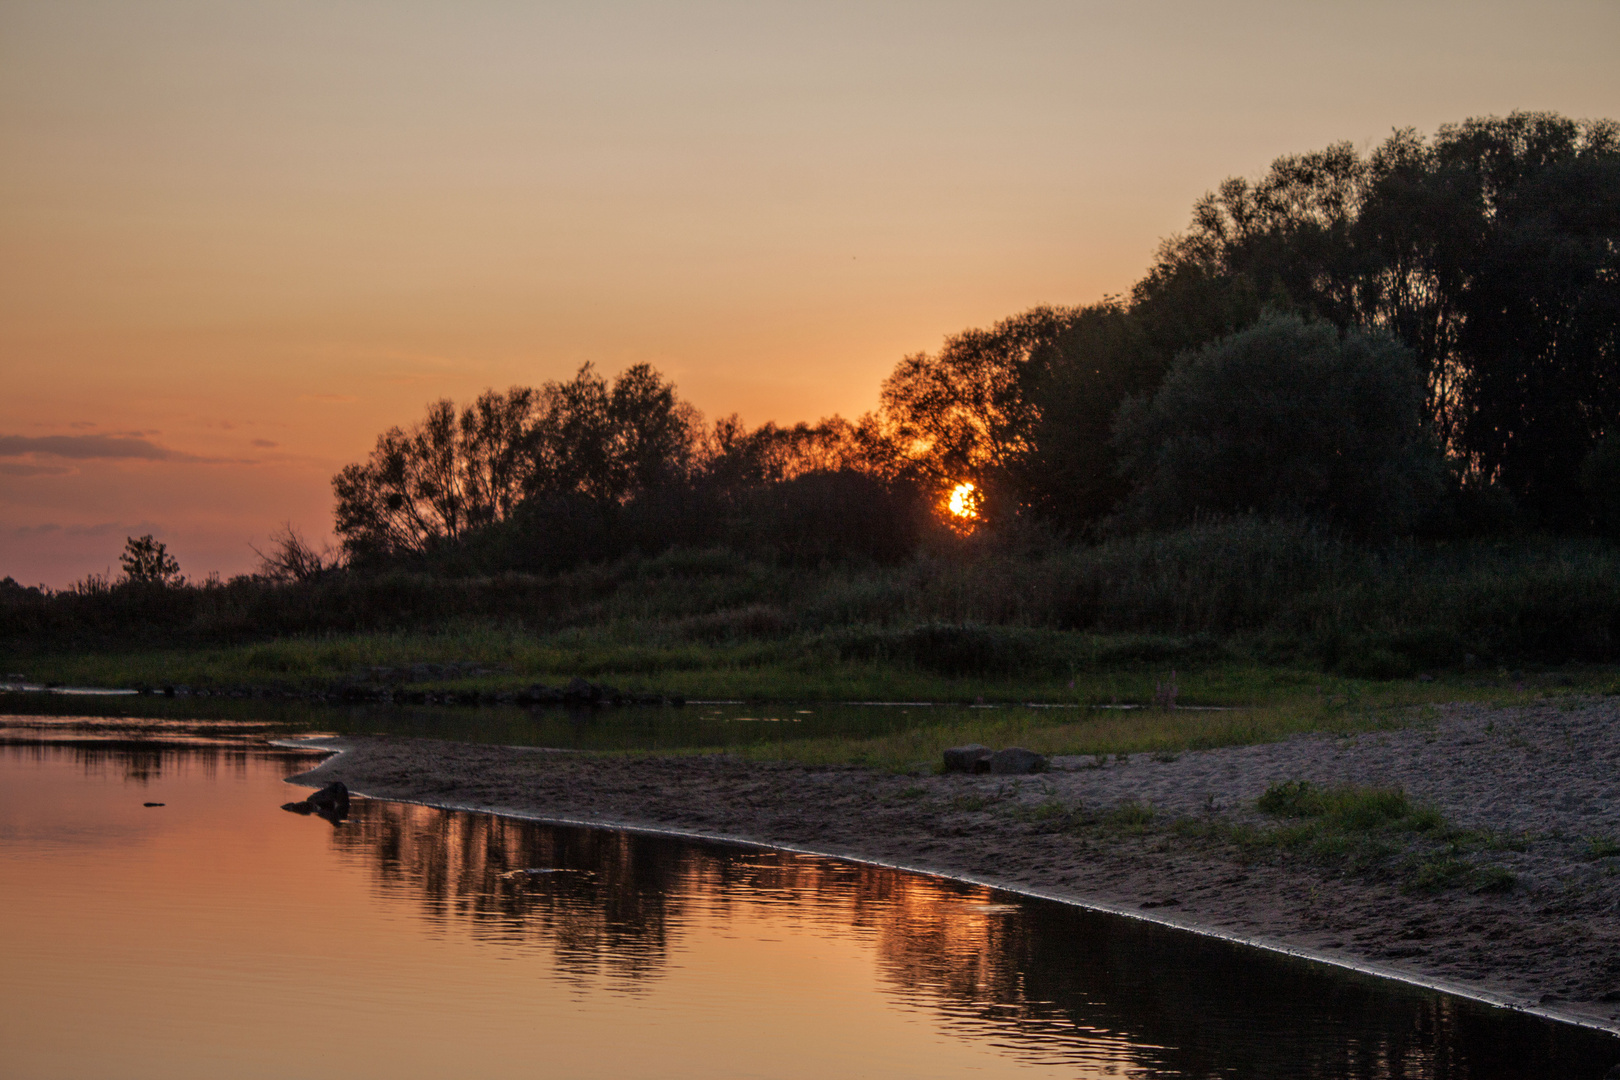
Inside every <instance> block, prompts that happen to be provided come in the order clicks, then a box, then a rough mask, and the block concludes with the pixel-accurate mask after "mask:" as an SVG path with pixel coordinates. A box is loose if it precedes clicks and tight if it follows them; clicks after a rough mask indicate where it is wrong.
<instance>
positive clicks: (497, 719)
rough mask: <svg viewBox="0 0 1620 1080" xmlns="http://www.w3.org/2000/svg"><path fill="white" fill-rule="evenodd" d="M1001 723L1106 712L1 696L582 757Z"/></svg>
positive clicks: (58, 706)
mask: <svg viewBox="0 0 1620 1080" xmlns="http://www.w3.org/2000/svg"><path fill="white" fill-rule="evenodd" d="M983 708H990V709H992V710H993V711H994V712H995V713H996V714H997V715H998V716H1003V715H1005V716H1020V717H1025V718H1028V719H1030V720H1033V721H1037V722H1040V723H1051V722H1052V721H1053V720H1055V719H1065V718H1073V717H1076V716H1091V717H1094V716H1099V715H1106V714H1104V713H1101V712H1099V711H1097V710H1092V709H1085V710H1081V709H1070V708H1063V709H1053V708H1046V707H1026V706H1018V705H1012V706H982V707H981V706H968V705H949V704H941V705H918V704H893V705H861V704H848V703H836V702H815V703H803V704H793V703H787V704H776V705H760V704H747V703H730V702H722V703H693V704H690V705H687V706H685V707H684V708H678V709H677V708H670V707H658V706H647V707H637V706H626V707H619V708H599V709H591V708H575V709H568V708H561V707H556V708H544V709H525V708H518V707H516V706H511V705H488V706H456V707H450V706H431V705H414V706H412V705H406V706H393V705H353V706H343V705H318V704H312V703H310V702H304V701H276V700H253V699H251V698H221V697H207V698H202V697H194V698H165V697H161V696H156V697H124V696H119V697H101V698H97V697H69V696H60V695H51V694H20V693H0V713H31V714H36V715H37V716H39V717H48V716H52V715H55V716H59V717H71V716H83V715H85V714H86V713H90V714H93V715H99V716H103V717H106V718H108V719H117V718H141V719H149V720H151V719H164V720H169V721H173V722H176V723H180V722H184V721H187V720H193V721H216V720H221V719H225V720H236V721H241V722H253V723H255V724H257V725H259V726H261V727H266V728H274V729H275V730H278V731H340V732H344V733H352V734H367V733H370V734H385V733H386V734H390V735H409V736H418V737H427V738H436V739H455V740H458V741H461V742H483V743H500V744H503V745H508V746H555V747H568V748H573V749H580V750H617V749H625V748H636V749H652V750H656V749H671V750H673V749H685V748H690V747H738V746H747V745H753V744H759V743H768V742H777V741H783V740H791V739H805V738H816V737H821V736H857V737H858V736H867V735H881V734H886V733H889V732H894V731H900V730H904V729H906V728H910V727H915V726H921V725H930V724H945V723H951V722H955V721H959V720H964V719H967V718H969V717H973V718H975V719H980V718H982V709H983Z"/></svg>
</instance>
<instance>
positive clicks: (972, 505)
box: [948, 483, 979, 521]
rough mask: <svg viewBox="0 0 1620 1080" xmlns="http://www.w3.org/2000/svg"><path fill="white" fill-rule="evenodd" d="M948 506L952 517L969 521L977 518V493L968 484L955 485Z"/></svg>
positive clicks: (976, 490) (975, 489) (974, 488)
mask: <svg viewBox="0 0 1620 1080" xmlns="http://www.w3.org/2000/svg"><path fill="white" fill-rule="evenodd" d="M948 505H949V507H950V511H951V515H952V516H953V517H959V518H961V519H962V520H964V521H971V520H973V519H974V518H976V517H978V516H979V491H978V489H977V488H976V487H974V486H973V485H972V484H969V483H962V484H957V485H956V487H955V488H954V489H953V490H952V491H951V501H950V503H949V504H948Z"/></svg>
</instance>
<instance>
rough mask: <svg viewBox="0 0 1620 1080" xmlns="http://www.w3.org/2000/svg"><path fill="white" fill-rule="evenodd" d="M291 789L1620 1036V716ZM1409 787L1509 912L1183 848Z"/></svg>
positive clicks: (461, 762)
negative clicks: (652, 852) (1178, 746)
mask: <svg viewBox="0 0 1620 1080" xmlns="http://www.w3.org/2000/svg"><path fill="white" fill-rule="evenodd" d="M323 745H329V746H330V747H331V748H332V749H336V750H342V751H344V752H343V753H341V754H339V755H338V756H335V757H333V758H329V759H328V760H327V761H326V762H324V763H323V764H322V765H321V766H319V767H318V768H316V769H314V770H312V771H311V772H309V773H306V774H304V775H303V776H302V777H299V778H295V782H297V783H304V784H310V785H320V784H324V783H327V782H328V781H331V780H342V781H344V782H345V783H346V784H348V785H349V787H350V788H352V789H353V790H354V791H356V792H357V793H362V794H365V795H368V796H372V797H375V798H386V799H400V800H406V801H412V802H420V803H427V804H430V805H438V806H448V807H459V808H467V809H478V810H487V811H491V812H494V813H505V814H514V815H520V816H524V817H534V818H542V819H548V820H559V821H570V822H581V823H589V824H596V825H602V826H619V827H632V828H644V829H655V830H661V831H674V832H683V833H691V834H698V835H703V836H709V837H718V838H725V839H734V840H740V841H746V842H752V843H759V844H767V845H772V846H779V847H787V848H793V849H798V850H807V851H816V852H820V853H824V854H829V855H836V856H845V857H850V858H856V859H862V860H868V861H873V862H879V863H885V864H889V865H897V866H902V867H906V868H909V869H916V870H922V871H927V872H932V873H943V874H949V875H953V876H958V877H964V878H969V879H972V880H976V881H981V882H986V883H990V884H997V885H1003V886H1006V887H1009V888H1014V889H1019V890H1022V891H1026V892H1032V893H1036V894H1039V895H1043V896H1050V897H1055V898H1059V899H1065V900H1071V901H1076V902H1080V903H1086V904H1090V905H1093V906H1100V907H1103V908H1107V909H1111V910H1119V911H1124V912H1128V913H1136V914H1139V915H1142V916H1143V917H1149V918H1153V919H1155V920H1157V921H1162V922H1167V923H1171V924H1174V925H1180V926H1187V927H1191V928H1196V929H1199V930H1202V931H1205V932H1213V933H1219V934H1223V935H1229V936H1233V937H1237V938H1241V939H1245V940H1251V941H1255V942H1258V943H1262V944H1265V945H1267V946H1270V947H1274V948H1280V949H1285V950H1289V951H1298V952H1303V953H1305V954H1307V955H1315V956H1320V957H1323V958H1330V959H1332V960H1334V961H1336V962H1340V963H1348V964H1352V965H1355V966H1360V967H1364V968H1367V969H1370V970H1374V971H1380V972H1385V973H1390V974H1396V975H1400V976H1404V977H1408V978H1413V979H1417V980H1421V981H1426V982H1431V983H1435V984H1438V985H1441V986H1445V987H1447V988H1454V989H1459V990H1462V991H1465V992H1469V993H1471V994H1474V995H1476V996H1480V997H1483V998H1485V999H1487V1000H1493V1001H1498V1002H1501V1003H1505V1004H1510V1005H1514V1006H1517V1007H1521V1008H1529V1009H1533V1010H1535V1011H1537V1012H1543V1013H1547V1014H1550V1015H1557V1016H1561V1017H1564V1018H1567V1019H1576V1020H1580V1021H1582V1022H1585V1023H1590V1024H1597V1025H1599V1026H1602V1027H1605V1028H1608V1029H1611V1030H1617V1031H1620V857H1617V856H1607V857H1601V856H1600V857H1594V852H1595V851H1600V850H1602V848H1601V847H1600V848H1594V846H1593V844H1592V840H1593V838H1607V839H1613V840H1620V798H1617V795H1620V791H1617V788H1620V703H1617V702H1614V701H1610V700H1594V701H1585V702H1575V703H1566V704H1559V705H1547V706H1542V707H1528V708H1516V709H1489V708H1485V707H1480V706H1455V707H1446V708H1442V709H1440V710H1439V712H1438V716H1437V717H1435V718H1434V719H1433V720H1431V721H1429V722H1425V723H1421V724H1419V725H1417V726H1414V727H1412V728H1408V729H1404V730H1401V731H1395V732H1386V733H1374V734H1368V735H1361V736H1356V737H1345V738H1340V737H1335V736H1332V735H1316V736H1303V737H1298V738H1294V739H1290V740H1288V741H1286V742H1282V743H1274V744H1268V745H1261V746H1249V747H1237V748H1230V749H1222V750H1210V751H1199V752H1193V753H1186V754H1182V755H1180V756H1179V757H1176V758H1175V759H1174V760H1155V759H1151V758H1148V757H1146V756H1137V757H1133V758H1131V759H1129V760H1128V761H1116V760H1112V759H1110V760H1108V761H1106V762H1099V761H1096V760H1094V759H1091V758H1057V759H1054V761H1053V762H1052V770H1051V771H1050V772H1047V773H1044V774H1040V775H1037V776H1030V777H1017V778H1014V777H1002V776H895V775H890V774H887V773H880V772H874V771H872V770H867V769H860V768H853V767H811V766H801V765H788V764H776V763H760V762H747V761H742V760H739V759H737V758H734V757H730V756H687V757H640V756H635V757H630V756H594V755H587V754H574V753H563V752H556V751H546V750H535V749H527V748H514V747H494V746H478V745H468V744H462V743H446V742H436V741H431V740H417V739H402V738H388V737H364V738H341V739H335V740H330V742H329V743H327V744H323ZM1299 779H1303V780H1311V781H1315V782H1319V783H1326V784H1332V783H1345V782H1348V783H1357V784H1374V785H1379V786H1400V787H1403V788H1404V789H1405V790H1406V792H1407V793H1408V795H1409V796H1410V797H1412V798H1414V799H1417V800H1421V801H1425V802H1432V803H1434V804H1436V805H1437V806H1439V807H1440V809H1441V810H1442V811H1443V812H1444V814H1445V815H1446V817H1447V819H1448V820H1449V822H1451V823H1452V824H1454V825H1457V826H1460V827H1463V828H1468V829H1478V830H1484V831H1487V832H1490V833H1492V834H1495V835H1497V836H1499V837H1502V838H1504V839H1508V838H1511V839H1512V840H1513V845H1512V846H1513V847H1522V850H1495V851H1491V852H1489V853H1488V861H1489V862H1491V863H1493V864H1496V865H1500V866H1503V867H1505V868H1506V869H1508V870H1509V871H1511V872H1512V873H1513V874H1514V875H1515V877H1516V879H1517V883H1516V885H1515V886H1514V888H1513V889H1512V890H1511V891H1509V892H1504V893H1478V894H1476V893H1472V892H1470V891H1468V889H1466V888H1451V889H1447V890H1445V891H1442V892H1439V893H1434V894H1430V893H1421V892H1419V893H1410V892H1403V889H1402V884H1401V881H1400V880H1396V879H1395V876H1394V875H1390V874H1385V875H1384V878H1385V879H1384V880H1380V879H1379V877H1378V876H1376V875H1368V874H1342V873H1339V872H1337V871H1335V870H1332V869H1330V868H1324V867H1320V866H1316V865H1313V864H1311V863H1310V862H1308V861H1307V860H1305V859H1302V858H1299V857H1296V856H1284V855H1280V854H1272V855H1267V856H1265V857H1262V858H1258V859H1256V858H1255V857H1254V856H1253V854H1252V853H1250V854H1248V855H1246V854H1245V853H1244V851H1243V850H1242V849H1240V848H1238V847H1237V846H1235V845H1233V844H1231V843H1228V842H1225V841H1222V840H1218V839H1209V838H1204V837H1194V836H1188V835H1184V834H1183V833H1182V832H1178V831H1177V830H1175V829H1173V828H1172V827H1171V823H1172V822H1173V821H1174V820H1175V819H1176V818H1178V817H1179V818H1182V819H1187V818H1192V819H1195V820H1196V819H1215V820H1216V821H1218V822H1223V823H1228V824H1242V823H1244V822H1252V823H1260V822H1261V820H1262V819H1261V817H1260V815H1259V814H1258V813H1257V812H1256V811H1255V809H1254V801H1255V799H1256V798H1257V797H1258V796H1259V795H1260V794H1261V793H1262V792H1264V791H1265V789H1266V787H1267V786H1268V785H1269V784H1271V783H1273V782H1276V781H1281V780H1299ZM1131 799H1134V800H1137V801H1138V802H1141V803H1151V804H1152V805H1153V807H1154V808H1155V810H1156V814H1155V818H1154V822H1153V824H1151V825H1150V826H1148V827H1146V828H1145V829H1143V830H1141V831H1139V832H1133V831H1131V830H1129V829H1124V828H1118V827H1107V826H1096V827H1081V828H1075V827H1072V822H1073V820H1075V819H1074V818H1073V817H1054V816H1051V815H1050V814H1044V813H1041V812H1039V809H1038V808H1040V807H1042V806H1043V804H1044V805H1045V806H1047V807H1051V806H1052V805H1053V801H1054V800H1056V801H1057V802H1059V803H1061V804H1063V806H1064V807H1066V808H1068V809H1069V810H1071V811H1072V810H1075V809H1079V810H1082V811H1089V812H1090V813H1091V814H1093V815H1096V814H1102V815H1104V816H1106V812H1107V811H1108V810H1110V809H1111V808H1113V807H1116V806H1117V805H1118V804H1119V803H1120V802H1122V801H1124V800H1131Z"/></svg>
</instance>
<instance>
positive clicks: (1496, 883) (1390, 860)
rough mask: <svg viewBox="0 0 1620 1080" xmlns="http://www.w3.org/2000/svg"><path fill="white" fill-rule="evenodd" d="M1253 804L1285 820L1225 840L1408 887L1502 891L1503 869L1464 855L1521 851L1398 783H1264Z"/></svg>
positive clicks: (1508, 880) (1518, 844)
mask: <svg viewBox="0 0 1620 1080" xmlns="http://www.w3.org/2000/svg"><path fill="white" fill-rule="evenodd" d="M1256 808H1257V809H1259V810H1260V811H1261V812H1262V813H1264V814H1266V815H1268V816H1270V817H1273V818H1277V819H1280V820H1282V821H1283V822H1286V824H1283V825H1280V826H1278V827H1275V828H1272V829H1256V830H1249V831H1246V832H1245V833H1244V834H1243V836H1242V837H1241V838H1239V837H1236V836H1231V837H1228V839H1230V840H1235V841H1237V842H1238V843H1239V844H1240V846H1242V847H1244V848H1246V849H1248V850H1250V851H1258V850H1262V849H1272V850H1277V851H1285V852H1289V853H1294V854H1301V855H1304V856H1305V857H1307V858H1309V859H1310V860H1311V861H1313V862H1316V863H1318V864H1320V865H1323V866H1332V867H1337V868H1340V869H1343V870H1346V871H1352V872H1362V873H1369V872H1370V873H1383V874H1391V875H1393V876H1395V877H1396V878H1397V879H1398V880H1400V881H1401V884H1402V887H1403V888H1405V889H1407V890H1408V891H1416V892H1438V891H1441V890H1445V889H1451V888H1462V887H1466V888H1467V889H1468V890H1469V891H1471V892H1475V893H1487V892H1505V891H1507V890H1510V889H1512V888H1513V886H1514V883H1515V878H1514V875H1513V873H1512V872H1511V871H1509V870H1508V869H1506V868H1505V867H1502V866H1498V865H1495V864H1489V863H1480V862H1478V861H1477V859H1472V858H1468V857H1467V856H1470V855H1474V854H1476V853H1478V852H1481V851H1485V850H1504V849H1511V850H1523V840H1522V839H1517V840H1516V839H1514V838H1511V837H1502V836H1496V835H1494V834H1486V833H1481V832H1474V831H1467V830H1461V829H1456V828H1452V827H1451V826H1449V825H1448V824H1447V822H1446V820H1445V817H1444V815H1442V814H1441V813H1440V811H1439V809H1438V808H1437V807H1434V806H1431V805H1427V804H1421V803H1414V802H1412V800H1411V799H1410V798H1408V796H1407V795H1406V793H1405V792H1404V791H1402V790H1400V789H1399V788H1377V787H1360V786H1356V785H1351V784H1341V785H1337V786H1333V787H1325V786H1322V785H1319V784H1313V783H1311V782H1310V781H1307V780H1286V781H1282V782H1280V783H1275V784H1272V785H1271V786H1270V787H1268V788H1267V789H1266V791H1265V793H1264V794H1263V795H1261V796H1260V798H1259V799H1258V800H1256Z"/></svg>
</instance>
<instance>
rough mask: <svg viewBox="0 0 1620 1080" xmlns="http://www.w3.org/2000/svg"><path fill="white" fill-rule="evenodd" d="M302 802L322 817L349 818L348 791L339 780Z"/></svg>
mask: <svg viewBox="0 0 1620 1080" xmlns="http://www.w3.org/2000/svg"><path fill="white" fill-rule="evenodd" d="M304 801H305V802H307V803H309V805H310V806H311V807H313V808H314V810H315V812H316V813H317V814H320V815H321V816H322V817H326V816H328V815H329V814H330V815H332V816H334V817H339V818H346V817H348V816H349V789H348V788H347V787H345V786H344V784H343V781H341V780H334V781H332V782H331V783H330V784H327V785H326V786H325V787H323V788H321V790H319V791H317V792H315V793H314V794H312V795H310V797H309V798H308V799H305V800H304Z"/></svg>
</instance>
